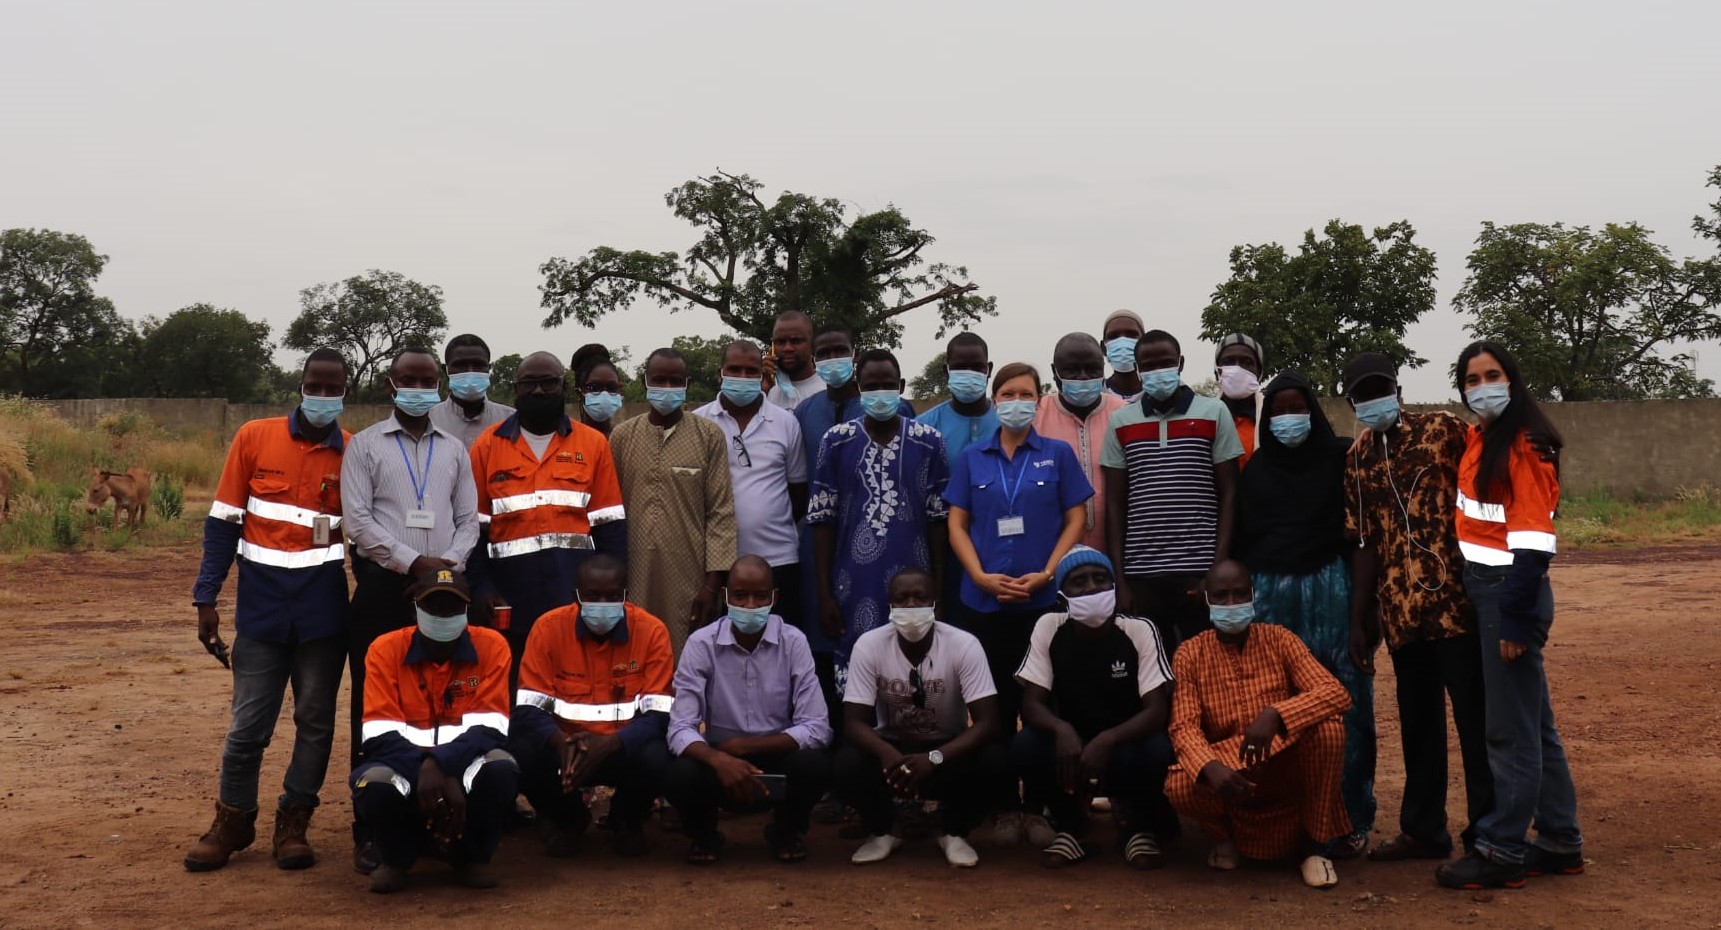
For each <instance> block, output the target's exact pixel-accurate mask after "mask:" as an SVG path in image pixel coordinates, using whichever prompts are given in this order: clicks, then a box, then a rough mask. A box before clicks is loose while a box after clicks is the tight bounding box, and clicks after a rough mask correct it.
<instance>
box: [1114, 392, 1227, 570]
mask: <svg viewBox="0 0 1721 930" xmlns="http://www.w3.org/2000/svg"><path fill="white" fill-rule="evenodd" d="M1148 404H1149V400H1148V399H1147V398H1146V397H1143V398H1142V399H1141V400H1140V401H1137V402H1136V403H1132V404H1129V405H1128V406H1126V407H1124V408H1122V409H1120V410H1119V411H1118V412H1116V413H1114V414H1112V417H1111V423H1110V424H1109V425H1108V426H1107V428H1106V437H1105V448H1104V449H1102V450H1101V452H1100V465H1101V466H1102V467H1105V468H1116V469H1120V470H1122V471H1124V472H1126V473H1127V475H1128V481H1129V485H1128V487H1129V513H1128V525H1127V526H1126V527H1125V528H1124V540H1123V572H1124V574H1125V575H1199V574H1203V573H1205V572H1206V571H1207V570H1208V569H1209V568H1212V567H1213V554H1214V548H1215V546H1216V545H1217V543H1218V537H1219V494H1218V491H1217V490H1216V489H1215V487H1214V484H1213V466H1215V465H1217V464H1219V463H1221V462H1229V461H1231V460H1232V459H1235V458H1239V457H1241V456H1242V455H1243V443H1242V440H1240V439H1239V438H1238V437H1237V425H1236V424H1235V423H1234V422H1232V418H1231V411H1230V410H1229V409H1227V408H1226V406H1225V404H1224V403H1223V402H1221V401H1220V400H1218V399H1217V398H1213V397H1203V396H1200V395H1198V394H1196V393H1195V392H1194V391H1192V390H1190V389H1189V388H1188V386H1183V387H1179V388H1178V389H1177V393H1176V394H1174V395H1172V403H1171V408H1170V409H1169V410H1167V411H1166V412H1165V413H1164V414H1163V415H1162V414H1160V413H1158V412H1156V411H1154V410H1152V409H1150V408H1149V406H1148Z"/></svg>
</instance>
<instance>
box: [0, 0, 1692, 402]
mask: <svg viewBox="0 0 1721 930" xmlns="http://www.w3.org/2000/svg"><path fill="white" fill-rule="evenodd" d="M1172 7H1176V9H1173V8H1172ZM1717 36H1721V3H1716V2H1713V0H1694V2H1686V3H1661V2H1636V3H1632V4H1620V3H1617V2H1608V3H1601V2H1540V3H1529V2H1501V0H1493V2H1445V3H1418V4H1396V3H1379V2H1367V3H1312V2H1304V3H1270V4H1268V3H1259V4H1258V3H1246V2H1232V3H1225V4H1176V5H1173V4H1146V3H1127V4H1126V3H1117V4H1092V5H1090V4H1078V3H1070V2H1065V3H1059V4H1050V3H1038V4H1027V3H1021V4H1017V3H998V2H994V3H972V4H970V3H962V4H958V3H927V2H914V3H907V2H903V3H896V2H879V0H870V2H866V3H853V4H841V5H838V4H829V3H792V2H783V3H738V2H728V0H726V2H720V3H680V2H656V3H637V4H634V3H605V4H596V3H592V4H583V3H571V2H543V3H509V2H498V0H488V2H482V3H480V2H468V3H429V2H412V3H407V2H400V3H366V2H351V0H348V2H340V3H308V2H295V3H270V4H264V3H245V2H236V0H225V2H220V3H208V4H189V3H164V2H151V3H133V2H107V3H87V2H66V0H56V2H52V3H44V2H23V0H0V82H3V86H4V87H5V91H4V93H0V227H13V226H36V227H48V228H52V229H58V230H63V231H69V232H77V233H81V234H83V235H85V236H87V237H89V239H90V240H91V241H92V242H93V243H94V244H95V245H96V247H97V249H98V250H99V251H101V252H103V253H105V254H107V255H108V256H110V257H111V261H110V263H109V265H108V267H107V271H106V272H105V273H104V275H103V276H102V278H101V280H100V282H99V290H100V291H101V292H102V293H104V294H106V295H108V296H111V297H112V298H113V299H114V301H115V303H116V304H117V306H118V307H119V309H120V312H121V313H123V314H125V315H127V316H129V317H133V318H141V317H143V316H145V315H148V314H157V315H164V314H166V313H169V312H171V311H173V310H175V309H177V308H179V307H182V306H185V305H187V304H191V303H196V302H200V301H207V302H210V303H213V304H216V305H218V306H223V307H233V308H236V309H239V310H242V311H244V312H245V313H247V314H249V315H251V316H253V317H257V318H262V319H266V320H268V321H269V322H270V323H271V324H272V325H273V326H274V332H275V334H276V335H277V336H279V335H280V334H281V332H283V331H284V330H285V328H286V325H287V324H288V322H290V321H291V320H292V318H293V316H294V315H295V314H296V313H297V311H298V292H299V290H300V289H301V288H303V287H306V286H308V285H311V284H315V283H317V282H321V281H329V280H335V279H339V278H344V277H347V276H350V275H353V274H357V273H359V272H362V271H363V270H365V269H368V268H384V269H391V270H395V271H400V272H402V273H404V274H406V275H408V276H409V277H412V278H415V279H418V280H420V281H424V282H427V283H434V284H437V285H440V286H441V287H442V288H443V289H444V291H445V293H446V300H447V310H448V316H449V321H450V324H451V332H461V331H466V330H472V331H475V332H478V333H480V334H481V335H483V336H485V337H486V338H487V339H488V340H489V341H490V343H491V346H492V347H493V349H494V350H495V352H496V354H498V355H500V354H503V353H506V352H523V351H530V350H533V349H537V348H547V349H551V350H554V351H556V352H557V353H558V354H560V355H561V356H562V357H563V358H564V359H565V358H566V357H567V356H568V355H569V354H570V353H571V352H572V350H573V349H574V348H575V347H576V346H578V345H580V344H581V343H584V342H587V341H592V340H593V339H595V340H597V341H602V342H605V343H608V344H610V345H612V346H617V345H628V346H631V347H632V348H633V351H634V357H635V358H636V359H637V358H640V357H641V356H642V355H643V354H644V351H645V350H649V349H650V348H652V347H653V346H655V345H658V344H663V343H667V342H668V338H667V334H671V333H688V334H699V335H715V334H716V333H718V332H719V331H720V330H721V329H722V326H721V324H720V323H719V322H718V320H717V318H716V316H715V315H714V314H712V313H710V312H708V311H703V310H699V311H691V312H683V313H679V314H675V315H674V316H671V315H670V314H669V313H668V312H667V311H665V310H662V309H658V308H657V307H655V306H653V305H643V304H642V305H639V306H636V307H634V308H633V309H631V310H629V311H627V312H626V313H624V314H619V315H616V316H612V317H610V318H607V319H605V320H604V321H603V322H602V324H601V325H600V326H599V327H598V329H597V330H596V331H595V332H586V331H583V330H581V329H579V328H578V327H574V326H565V327H562V328H560V329H558V330H555V331H549V332H546V331H544V330H543V329H541V328H540V325H539V324H540V321H541V320H542V319H543V316H544V313H543V311H542V310H541V309H540V308H539V306H538V293H537V287H538V285H539V283H540V281H541V279H540V277H539V275H538V273H537V268H538V266H539V265H540V264H541V263H542V262H543V261H544V260H545V259H546V258H548V257H550V256H552V255H560V256H569V257H572V256H577V255H579V254H581V253H583V252H585V251H586V250H587V249H590V248H591V247H593V246H596V245H611V246H616V247H619V248H642V249H651V250H654V251H666V250H678V251H679V250H682V249H684V248H685V247H686V246H687V245H688V244H690V243H691V241H692V237H691V235H690V233H689V230H688V228H687V227H685V226H683V225H682V224H680V223H678V222H677V221H676V220H674V218H673V217H671V216H669V214H668V212H667V210H666V209H665V208H664V206H663V201H662V195H663V193H664V192H665V191H667V190H669V189H670V188H672V187H674V186H675V185H677V184H679V183H680V182H682V181H684V180H686V179H688V178H690V177H692V176H694V175H695V174H698V173H702V172H709V171H711V170H712V169H714V168H716V167H722V168H723V169H725V170H728V171H732V172H747V173H750V174H752V175H754V176H755V177H757V178H759V179H761V180H762V181H764V183H765V185H766V192H767V193H775V192H776V191H778V190H782V189H791V190H796V191H802V192H806V193H811V194H816V195H822V196H833V197H838V198H841V199H842V200H844V201H846V202H848V203H850V204H852V205H854V206H855V207H857V208H862V209H875V208H879V207H883V206H885V205H886V204H887V203H895V204H896V205H897V206H898V207H900V208H901V209H902V210H903V211H904V212H906V213H907V214H908V216H909V217H910V218H911V219H912V220H914V221H915V222H916V223H918V224H920V225H922V226H924V227H925V228H927V229H929V230H930V231H931V232H932V233H933V234H934V235H935V236H936V237H937V238H938V243H937V245H936V246H934V247H933V249H932V250H931V251H930V252H929V255H930V257H932V258H933V259H934V260H939V261H948V262H953V263H958V264H965V265H967V266H968V267H969V269H970V271H971V273H972V275H973V278H974V280H975V281H976V282H978V283H979V284H981V285H982V286H983V288H984V289H985V291H986V292H988V293H991V294H994V295H996V296H997V297H998V304H999V307H1000V308H1001V310H1002V314H1001V316H1000V317H999V318H998V319H995V320H990V321H987V322H986V323H984V324H983V325H982V326H981V327H980V328H979V332H980V333H981V334H982V335H983V336H985V337H986V338H987V340H988V341H989V342H990V343H991V345H992V355H993V359H994V360H995V361H999V362H1002V361H1007V360H1013V359H1022V360H1027V361H1034V362H1038V363H1042V364H1043V363H1045V362H1047V361H1048V360H1049V359H1048V351H1049V350H1048V347H1049V346H1050V344H1051V343H1052V341H1053V340H1054V339H1055V338H1056V337H1057V336H1059V335H1061V334H1062V333H1064V332H1066V331H1068V330H1070V329H1078V328H1079V329H1089V330H1094V329H1097V328H1098V326H1099V324H1100V321H1101V320H1102V319H1103V318H1104V316H1105V315H1106V313H1107V312H1108V311H1110V310H1112V309H1114V308H1117V307H1130V308H1132V309H1135V310H1136V311H1138V312H1139V313H1140V314H1141V315H1142V316H1143V317H1144V318H1145V319H1146V320H1147V321H1148V322H1149V324H1150V325H1158V326H1162V327H1164V328H1166V329H1168V330H1170V331H1171V332H1173V333H1175V334H1178V335H1179V336H1181V337H1184V342H1185V353H1186V355H1187V356H1188V357H1189V359H1190V360H1191V365H1190V369H1189V370H1190V372H1191V375H1192V377H1191V380H1192V381H1193V380H1199V378H1200V377H1202V376H1204V375H1205V370H1204V369H1205V366H1204V360H1205V359H1210V358H1211V357H1212V355H1211V349H1210V348H1209V347H1205V346H1198V345H1195V344H1194V342H1195V334H1196V333H1197V331H1198V330H1199V319H1200V313H1201V309H1202V307H1204V306H1205V305H1206V303H1207V300H1208V297H1209V295H1210V294H1211V293H1212V290H1213V288H1214V286H1215V285H1216V284H1217V283H1218V282H1219V281H1221V280H1222V279H1223V278H1224V277H1225V275H1226V273H1227V264H1226V257H1227V252H1228V251H1229V249H1230V248H1231V246H1233V245H1235V244H1238V243H1244V242H1255V243H1258V242H1265V241H1271V240H1276V241H1279V242H1284V243H1287V244H1292V243H1294V242H1296V241H1297V240H1299V239H1300V237H1301V235H1302V232H1303V230H1304V229H1306V228H1309V227H1311V226H1312V227H1317V228H1318V227H1320V226H1321V225H1323V224H1324V223H1325V221H1326V220H1328V219H1329V218H1332V217H1342V218H1343V219H1345V220H1346V221H1349V222H1357V223H1362V224H1364V225H1367V226H1373V225H1382V224H1385V223H1388V222H1391V221H1393V220H1397V219H1401V218H1405V219H1409V220H1410V221H1411V222H1412V223H1413V224H1414V225H1415V227H1416V229H1417V231H1418V239H1419V241H1420V242H1421V243H1423V244H1424V245H1427V246H1429V247H1431V248H1433V249H1434V250H1435V251H1436V253H1437V254H1438V256H1439V261H1440V300H1439V309H1438V310H1437V311H1436V312H1435V313H1433V314H1432V315H1430V316H1429V317H1426V318H1425V319H1424V320H1423V321H1422V322H1421V323H1420V324H1419V325H1417V326H1416V327H1415V328H1413V329H1412V331H1411V333H1410V340H1409V341H1410V343H1411V345H1412V346H1413V347H1414V348H1415V349H1417V350H1418V351H1419V352H1421V353H1422V354H1423V355H1424V356H1426V357H1428V358H1430V359H1431V360H1433V363H1432V364H1430V365H1429V366H1427V367H1426V368H1424V369H1422V371H1420V372H1417V373H1414V374H1412V375H1410V376H1408V377H1407V379H1406V380H1407V394H1409V395H1410V396H1411V397H1412V398H1413V399H1441V398H1445V397H1447V396H1449V395H1450V394H1451V393H1452V392H1451V391H1450V389H1449V387H1448V386H1447V385H1446V384H1445V382H1444V375H1443V374H1442V373H1441V372H1443V371H1444V369H1445V367H1446V366H1447V365H1448V364H1449V362H1450V360H1451V359H1452V358H1453V357H1455V356H1456V353H1457V351H1458V349H1459V348H1460V347H1461V346H1462V344H1463V342H1464V341H1465V340H1464V336H1463V333H1462V330H1461V328H1460V322H1459V320H1458V318H1457V317H1456V316H1455V315H1454V314H1452V313H1451V311H1450V309H1449V303H1450V300H1451V297H1452V295H1453V293H1454V292H1456V290H1457V288H1458V286H1459V285H1460V284H1461V283H1462V281H1463V277H1464V275H1463V265H1464V258H1465V255H1466V254H1467V253H1468V251H1469V247H1470V245H1471V243H1472V241H1473V240H1474V238H1475V235H1476V232H1477V229H1478V225H1479V224H1480V223H1481V221H1483V220H1495V221H1498V222H1502V223H1508V222H1525V221H1550V222H1551V221H1555V220H1563V221H1566V222H1568V223H1584V224H1597V225H1599V224H1601V223H1605V222H1608V221H1625V220H1637V221H1640V222H1642V223H1644V224H1645V225H1647V226H1649V227H1650V228H1652V229H1654V230H1655V231H1656V233H1657V234H1658V239H1659V241H1661V242H1663V243H1665V244H1666V245H1668V246H1669V247H1670V248H1671V249H1672V250H1673V251H1674V253H1675V254H1676V255H1679V256H1685V255H1690V254H1693V253H1695V252H1696V251H1697V250H1698V248H1699V247H1698V244H1697V242H1696V241H1695V239H1694V237H1693V236H1692V234H1691V231H1690V221H1691V217H1692V215H1693V214H1695V213H1698V212H1700V211H1701V210H1702V209H1703V207H1704V204H1705V203H1706V202H1708V201H1711V200H1714V199H1715V192H1714V191H1713V190H1706V189H1705V188H1704V186H1703V182H1704V179H1705V177H1706V175H1707V173H1708V171H1709V169H1710V168H1711V167H1713V166H1714V165H1716V164H1717V163H1721V119H1717V118H1716V114H1717V112H1718V109H1717V108H1718V107H1721V96H1718V93H1717V92H1718V90H1721V54H1717V51H1716V41H1717ZM935 328H936V320H935V319H934V315H933V314H932V313H931V311H922V312H919V313H917V314H916V315H915V316H914V317H912V319H911V321H910V324H909V329H908V334H907V341H906V346H905V349H904V353H903V355H904V362H905V364H906V365H907V366H908V367H909V368H910V369H911V370H918V369H919V367H920V366H921V365H923V364H924V363H925V362H926V360H927V359H928V358H930V357H931V356H932V355H933V354H934V353H935V352H936V351H937V350H938V349H939V348H940V347H939V346H938V345H936V344H935V342H934V340H933V331H934V329H935ZM283 359H284V360H289V356H286V355H283ZM1700 369H1701V371H1702V373H1703V374H1704V375H1706V376H1708V377H1713V378H1721V349H1717V347H1716V346H1714V345H1709V346H1705V347H1703V348H1702V352H1701V355H1700Z"/></svg>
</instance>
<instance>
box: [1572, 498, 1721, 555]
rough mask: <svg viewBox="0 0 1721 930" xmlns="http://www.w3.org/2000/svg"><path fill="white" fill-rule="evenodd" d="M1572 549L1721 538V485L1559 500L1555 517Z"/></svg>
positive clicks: (1620, 546) (1704, 540) (1607, 547)
mask: <svg viewBox="0 0 1721 930" xmlns="http://www.w3.org/2000/svg"><path fill="white" fill-rule="evenodd" d="M1554 523H1555V526H1556V528H1557V529H1558V530H1559V536H1560V545H1561V546H1562V547H1566V548H1571V549H1617V548H1624V547H1627V546H1658V545H1660V546H1667V545H1677V544H1680V543H1692V542H1706V541H1711V540H1715V539H1721V488H1716V487H1710V486H1706V487H1699V488H1686V489H1681V490H1680V492H1679V493H1678V494H1675V495H1674V496H1673V497H1669V498H1659V499H1655V498H1630V497H1615V496H1614V495H1611V494H1584V495H1579V496H1573V497H1567V498H1564V499H1562V500H1561V501H1560V512H1559V516H1558V517H1557V518H1556V519H1555V521H1554Z"/></svg>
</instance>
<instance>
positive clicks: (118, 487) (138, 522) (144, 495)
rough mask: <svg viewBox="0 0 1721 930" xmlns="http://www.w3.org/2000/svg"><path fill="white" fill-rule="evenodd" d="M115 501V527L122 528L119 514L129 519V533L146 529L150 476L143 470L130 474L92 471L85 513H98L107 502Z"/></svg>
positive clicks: (133, 470)
mask: <svg viewBox="0 0 1721 930" xmlns="http://www.w3.org/2000/svg"><path fill="white" fill-rule="evenodd" d="M110 497H111V498H113V499H114V526H115V527H116V528H117V527H118V526H119V525H120V513H121V512H124V513H125V515H126V529H128V530H136V529H137V528H138V527H141V526H143V521H144V517H145V516H147V515H148V513H149V472H147V471H144V470H143V469H141V468H133V469H131V470H130V471H124V472H117V471H103V470H101V469H100V468H92V469H90V491H89V493H88V494H86V495H85V496H84V510H85V511H86V512H88V513H92V514H93V513H95V512H96V511H98V510H100V509H102V505H103V504H105V503H107V502H108V498H110Z"/></svg>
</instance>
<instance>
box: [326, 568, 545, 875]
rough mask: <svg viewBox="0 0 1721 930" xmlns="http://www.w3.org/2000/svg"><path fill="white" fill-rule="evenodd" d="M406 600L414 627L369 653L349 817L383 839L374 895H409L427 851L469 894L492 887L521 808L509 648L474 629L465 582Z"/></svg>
mask: <svg viewBox="0 0 1721 930" xmlns="http://www.w3.org/2000/svg"><path fill="white" fill-rule="evenodd" d="M408 593H409V595H410V596H411V597H412V599H413V601H414V602H415V603H416V605H417V618H418V622H417V625H416V626H414V627H409V628H407V629H404V630H395V631H393V632H390V633H385V634H383V635H382V636H380V637H378V638H377V639H376V641H375V642H373V643H372V644H371V646H370V651H369V652H368V653H367V654H366V655H365V693H364V723H363V725H362V729H361V734H362V737H363V740H364V742H363V743H362V744H361V745H360V749H359V751H360V756H359V764H358V768H356V769H355V770H354V771H353V776H352V784H353V811H354V813H355V814H356V815H357V816H358V819H359V822H360V823H361V824H362V825H363V826H364V827H365V828H366V829H367V830H368V831H369V832H370V834H371V835H372V836H374V837H375V838H376V844H377V852H378V855H379V858H380V860H381V864H380V865H378V866H377V868H376V869H375V870H374V871H372V872H371V875H370V890H371V891H372V892H374V893H376V894H389V893H392V892H396V891H399V890H401V889H402V888H404V887H406V875H407V871H408V870H410V869H411V868H412V864H413V861H414V860H416V859H417V858H418V857H419V855H421V854H429V855H433V856H436V857H438V858H446V859H447V860H448V861H449V862H450V863H451V864H452V865H453V866H454V876H455V879H456V880H457V881H459V882H460V883H461V884H462V885H465V886H466V887H468V888H494V887H496V872H495V870H494V869H492V868H491V866H490V857H491V856H492V855H493V854H494V853H495V852H496V847H497V845H498V844H499V843H501V841H502V830H503V828H504V826H506V825H507V823H508V818H509V816H510V814H511V813H512V810H513V805H514V791H515V788H516V784H517V782H518V781H519V774H520V773H519V768H518V767H517V766H516V765H515V764H514V758H513V756H510V755H509V754H508V753H507V752H504V751H503V749H502V745H503V743H505V742H506V741H507V739H508V668H509V661H510V660H509V656H508V642H507V640H505V639H503V637H502V634H500V633H498V632H496V631H495V630H487V629H483V628H481V627H468V626H467V625H466V610H467V607H468V605H469V604H470V603H471V595H470V593H469V592H468V591H467V587H466V580H465V578H463V577H462V576H461V575H459V574H457V573H455V572H453V571H449V570H446V569H444V570H439V571H437V572H435V573H434V574H426V575H424V576H422V577H420V578H419V580H418V582H417V583H416V584H415V586H414V588H413V589H412V590H410V591H409V592H408Z"/></svg>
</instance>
